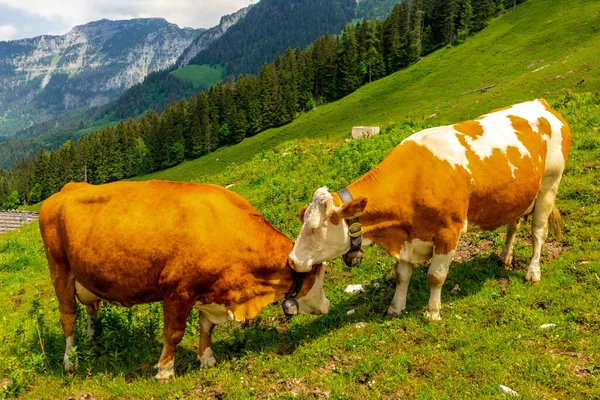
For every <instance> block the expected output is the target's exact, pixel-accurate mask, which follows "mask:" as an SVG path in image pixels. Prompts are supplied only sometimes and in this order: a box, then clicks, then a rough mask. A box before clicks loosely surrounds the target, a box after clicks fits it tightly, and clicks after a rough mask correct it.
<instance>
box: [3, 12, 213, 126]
mask: <svg viewBox="0 0 600 400" xmlns="http://www.w3.org/2000/svg"><path fill="white" fill-rule="evenodd" d="M202 32H203V30H201V29H190V28H184V29H181V28H179V27H178V26H177V25H175V24H171V23H169V22H167V21H166V20H164V19H162V18H144V19H132V20H124V21H109V20H105V19H104V20H100V21H95V22H91V23H88V24H85V25H80V26H76V27H74V28H73V29H72V30H71V31H70V32H68V33H67V34H65V35H62V36H52V35H43V36H38V37H35V38H32V39H21V40H14V41H9V42H0V135H3V136H6V135H11V134H13V133H15V132H16V131H18V130H19V129H22V128H24V127H27V126H29V125H30V124H31V123H34V122H38V121H40V120H42V119H44V118H45V117H47V116H49V115H53V114H56V113H60V112H62V111H65V110H69V109H74V108H79V107H89V106H97V105H101V104H105V103H108V102H109V101H110V100H112V99H114V98H116V97H118V96H119V95H120V94H121V93H123V92H124V91H125V90H126V89H127V88H129V87H131V86H133V85H134V84H136V83H140V82H142V81H143V79H144V78H145V77H146V76H147V75H148V74H149V73H150V72H153V71H158V70H162V69H164V68H167V67H168V66H170V65H171V64H173V63H174V62H175V61H176V60H177V58H178V57H179V56H180V55H181V53H182V52H183V50H184V49H185V48H187V47H188V46H189V44H190V43H191V42H192V41H193V40H194V39H195V38H197V37H198V36H199V35H200V34H201V33H202Z"/></svg>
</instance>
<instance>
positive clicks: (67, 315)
mask: <svg viewBox="0 0 600 400" xmlns="http://www.w3.org/2000/svg"><path fill="white" fill-rule="evenodd" d="M48 266H49V269H50V277H51V279H52V284H53V285H54V291H55V292H56V298H57V300H58V311H59V313H60V323H61V325H62V329H63V332H64V334H65V338H66V346H65V355H64V358H63V362H64V366H65V371H67V372H71V371H73V369H74V368H77V367H78V366H79V365H78V363H77V360H73V355H72V353H73V348H74V347H75V321H76V320H77V302H76V300H75V277H74V276H73V274H72V273H71V267H70V266H69V264H68V263H66V262H57V261H55V260H54V258H53V257H52V256H50V255H48Z"/></svg>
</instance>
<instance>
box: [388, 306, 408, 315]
mask: <svg viewBox="0 0 600 400" xmlns="http://www.w3.org/2000/svg"><path fill="white" fill-rule="evenodd" d="M403 312H404V310H396V309H395V308H394V307H390V308H388V309H387V315H388V317H397V316H398V315H400V314H402V313H403Z"/></svg>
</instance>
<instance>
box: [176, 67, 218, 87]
mask: <svg viewBox="0 0 600 400" xmlns="http://www.w3.org/2000/svg"><path fill="white" fill-rule="evenodd" d="M224 73H225V69H224V68H223V67H222V66H221V65H217V66H214V67H212V66H210V65H206V64H203V65H188V66H186V67H183V68H179V69H176V70H175V71H173V72H171V74H172V75H175V76H176V77H178V78H180V79H183V80H186V81H190V82H192V84H193V85H194V87H196V88H205V89H207V88H209V87H211V86H212V85H214V84H216V83H217V82H219V81H221V80H223V75H224Z"/></svg>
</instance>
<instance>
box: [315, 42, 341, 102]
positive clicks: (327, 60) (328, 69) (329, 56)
mask: <svg viewBox="0 0 600 400" xmlns="http://www.w3.org/2000/svg"><path fill="white" fill-rule="evenodd" d="M337 53H338V42H337V39H336V38H335V36H333V35H329V34H327V35H325V36H321V37H319V38H318V39H317V40H316V41H315V43H314V45H313V51H312V59H313V65H314V71H315V77H314V82H315V86H314V91H313V98H314V99H315V102H316V103H317V104H319V103H320V102H321V99H322V98H324V99H325V100H334V99H335V87H334V85H333V81H334V77H335V71H336V65H337Z"/></svg>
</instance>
